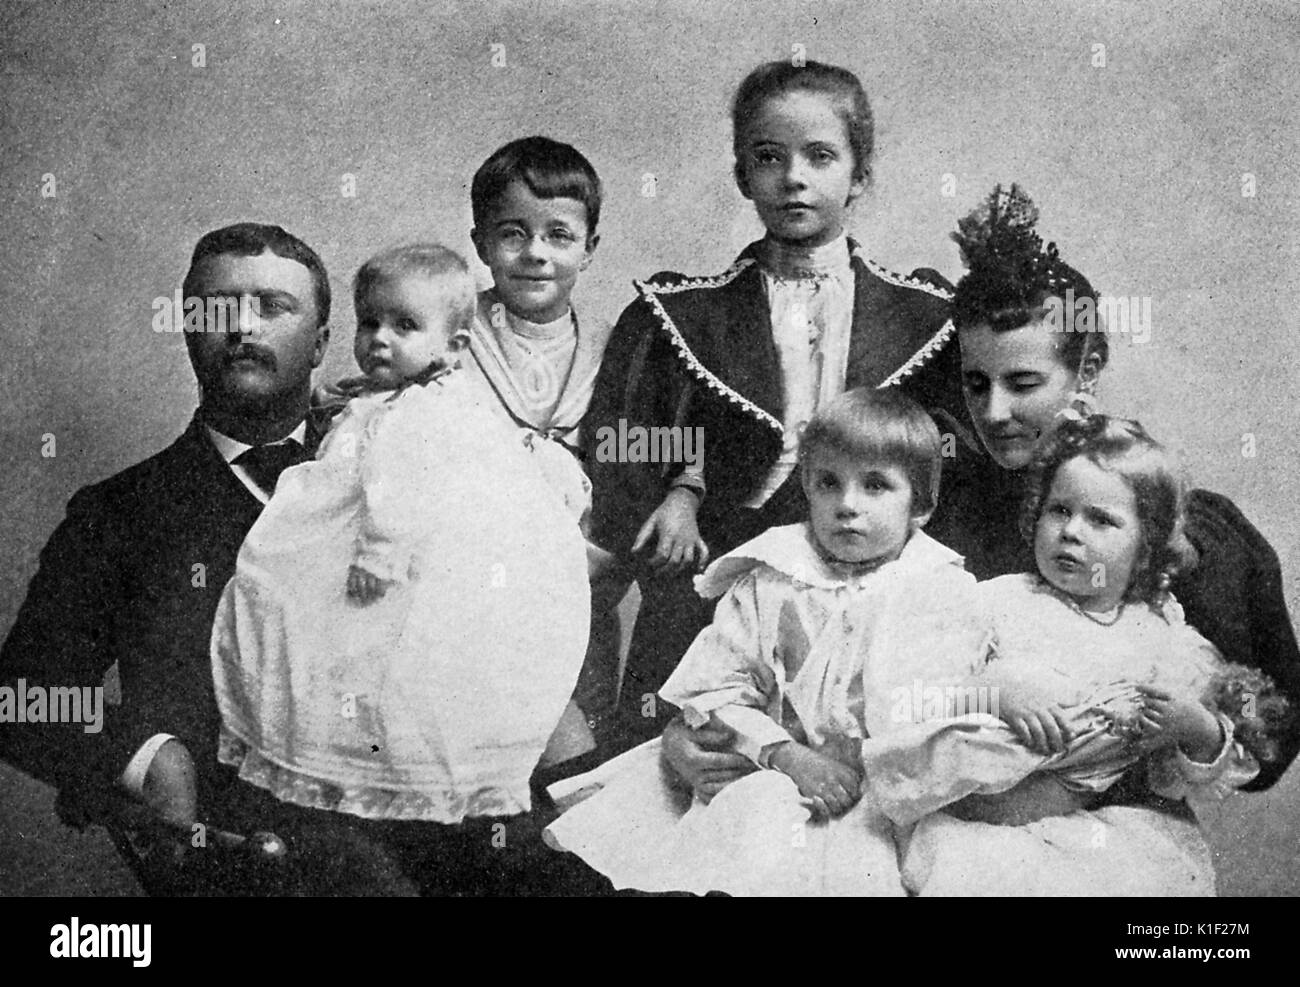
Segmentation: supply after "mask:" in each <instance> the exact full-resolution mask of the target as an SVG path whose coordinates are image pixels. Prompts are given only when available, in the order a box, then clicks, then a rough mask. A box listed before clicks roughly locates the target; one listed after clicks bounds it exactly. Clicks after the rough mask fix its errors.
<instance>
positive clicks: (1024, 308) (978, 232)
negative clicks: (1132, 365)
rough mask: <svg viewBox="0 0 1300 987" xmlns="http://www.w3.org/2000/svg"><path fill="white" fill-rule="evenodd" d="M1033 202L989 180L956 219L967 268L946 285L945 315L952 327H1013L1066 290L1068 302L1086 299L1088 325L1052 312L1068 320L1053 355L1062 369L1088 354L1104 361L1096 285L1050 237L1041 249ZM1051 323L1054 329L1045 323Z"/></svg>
mask: <svg viewBox="0 0 1300 987" xmlns="http://www.w3.org/2000/svg"><path fill="white" fill-rule="evenodd" d="M1037 222H1038V208H1037V207H1036V206H1035V205H1034V203H1033V200H1032V199H1030V198H1029V196H1028V194H1027V193H1025V192H1024V191H1023V190H1022V189H1021V188H1020V186H1018V185H1015V184H1012V186H1011V189H1010V191H1005V190H1004V189H1003V188H1002V186H1001V185H998V186H996V187H995V188H994V189H993V191H992V193H990V195H989V197H988V198H987V199H986V200H985V201H984V202H982V203H980V205H979V206H978V207H976V208H975V209H974V210H972V211H971V212H970V213H969V214H968V215H967V216H966V217H965V218H964V219H962V220H959V221H958V223H957V232H956V233H954V234H952V238H953V239H954V240H956V241H957V246H958V247H960V248H961V256H962V260H963V261H964V262H965V264H966V267H967V268H968V271H967V273H966V275H965V277H963V278H962V279H961V280H960V281H959V282H957V289H956V291H955V292H954V293H953V299H952V322H953V326H955V327H956V329H957V331H958V332H961V330H963V329H965V328H967V327H969V326H976V325H986V326H988V327H989V328H991V329H992V330H993V331H994V332H1007V331H1009V330H1011V329H1020V328H1021V327H1023V326H1027V325H1029V324H1030V323H1032V322H1038V321H1041V320H1042V319H1044V318H1046V316H1047V315H1048V311H1049V310H1048V304H1049V301H1048V300H1049V299H1053V298H1055V299H1060V300H1061V301H1062V302H1064V300H1065V297H1066V292H1067V291H1070V292H1073V297H1074V306H1075V308H1076V309H1079V308H1081V307H1084V306H1091V308H1092V311H1093V313H1094V323H1093V328H1094V329H1095V330H1096V331H1094V332H1075V331H1071V330H1073V329H1074V328H1075V326H1076V323H1075V321H1074V319H1075V312H1073V311H1072V312H1066V311H1064V305H1062V306H1061V307H1060V310H1059V313H1060V315H1061V316H1062V317H1063V319H1065V320H1068V322H1067V323H1066V324H1065V325H1064V326H1061V327H1057V328H1060V329H1064V330H1065V331H1063V332H1061V333H1060V336H1061V341H1060V344H1059V345H1058V347H1057V355H1058V356H1059V357H1060V359H1061V363H1062V364H1063V365H1064V366H1065V367H1066V368H1067V369H1068V370H1072V371H1075V372H1078V371H1079V370H1080V369H1081V368H1082V366H1083V363H1084V361H1085V360H1086V359H1087V358H1088V357H1090V356H1095V357H1097V359H1098V360H1099V365H1098V367H1097V369H1098V370H1100V369H1101V368H1102V367H1105V365H1106V360H1107V358H1108V357H1109V355H1110V344H1109V342H1108V341H1107V339H1106V331H1105V327H1104V326H1102V325H1101V323H1100V314H1099V312H1100V309H1099V307H1098V304H1097V302H1098V297H1097V292H1096V291H1095V290H1093V287H1092V285H1091V284H1090V283H1089V282H1088V279H1087V278H1085V277H1084V276H1083V275H1082V274H1080V273H1079V272H1078V271H1076V270H1075V269H1074V268H1073V267H1071V266H1070V265H1069V264H1067V263H1065V261H1063V260H1061V257H1060V254H1059V253H1058V251H1057V249H1056V244H1054V243H1049V244H1048V245H1047V247H1046V249H1044V247H1043V238H1042V237H1041V236H1039V235H1038V234H1037V233H1036V232H1035V230H1034V227H1035V225H1036V224H1037ZM1050 331H1055V329H1053V330H1050Z"/></svg>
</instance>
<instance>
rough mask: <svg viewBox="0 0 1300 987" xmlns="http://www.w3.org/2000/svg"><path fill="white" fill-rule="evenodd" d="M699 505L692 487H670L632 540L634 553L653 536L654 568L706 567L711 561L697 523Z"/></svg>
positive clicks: (672, 572)
mask: <svg viewBox="0 0 1300 987" xmlns="http://www.w3.org/2000/svg"><path fill="white" fill-rule="evenodd" d="M699 506H700V502H699V499H698V498H697V497H696V496H695V494H693V493H691V491H689V490H686V489H684V488H682V487H675V488H673V489H672V490H669V491H668V496H666V497H665V498H664V500H663V503H662V504H660V505H659V506H658V507H657V508H655V511H654V513H653V514H651V515H650V517H648V518H647V519H646V522H645V524H643V525H641V530H640V531H638V532H637V535H636V541H634V542H633V543H632V552H633V554H635V553H636V552H639V551H641V549H642V548H644V547H645V546H646V545H647V544H649V542H650V539H651V538H652V537H653V538H654V540H655V551H654V555H652V556H651V557H650V567H651V568H652V569H655V570H656V571H658V572H662V573H664V574H667V575H675V574H677V573H679V572H683V571H687V570H688V569H695V570H699V569H703V568H704V566H705V564H706V563H707V562H708V561H709V546H708V545H706V544H704V539H703V538H701V537H700V529H699V528H698V527H697V526H696V523H695V512H696V510H697V509H698V508H699Z"/></svg>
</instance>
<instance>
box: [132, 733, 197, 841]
mask: <svg viewBox="0 0 1300 987" xmlns="http://www.w3.org/2000/svg"><path fill="white" fill-rule="evenodd" d="M143 795H144V801H145V804H146V805H147V806H149V808H150V809H151V810H152V811H153V813H154V814H155V815H156V816H157V817H158V818H159V819H161V820H162V821H163V822H165V823H167V824H169V825H172V826H176V827H180V828H182V829H188V828H189V827H190V826H193V825H194V823H195V822H197V821H198V818H199V805H198V803H199V797H198V792H197V790H196V788H195V783H194V759H193V758H191V757H190V752H189V751H188V750H187V749H186V747H185V745H184V744H182V743H181V742H180V741H179V740H176V739H175V738H173V739H171V740H169V741H167V742H166V743H165V744H163V745H162V746H161V747H159V748H158V753H157V754H155V755H154V758H153V760H152V761H151V762H150V763H149V771H148V773H147V774H146V775H145V776H144V791H143Z"/></svg>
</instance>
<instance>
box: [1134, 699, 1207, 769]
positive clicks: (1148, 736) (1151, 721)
mask: <svg viewBox="0 0 1300 987" xmlns="http://www.w3.org/2000/svg"><path fill="white" fill-rule="evenodd" d="M1138 691H1139V692H1141V693H1142V712H1141V714H1140V715H1139V716H1138V727H1139V728H1140V729H1141V731H1142V739H1141V740H1140V741H1139V746H1140V747H1141V748H1142V749H1143V750H1144V751H1150V750H1159V749H1160V748H1162V747H1172V746H1173V745H1174V744H1177V745H1178V746H1180V747H1181V748H1182V750H1183V753H1184V754H1186V755H1187V756H1188V757H1190V758H1191V759H1192V760H1193V761H1199V762H1201V763H1207V762H1209V761H1212V760H1214V757H1215V755H1216V754H1218V753H1219V748H1220V747H1222V746H1223V731H1222V729H1221V728H1220V726H1219V720H1218V717H1216V716H1215V715H1214V714H1213V713H1211V712H1210V711H1209V710H1208V709H1206V708H1205V706H1204V705H1202V704H1201V703H1200V702H1198V701H1196V700H1194V699H1178V698H1175V697H1174V696H1173V695H1171V694H1170V693H1168V692H1165V691H1164V690H1163V689H1157V688H1156V687H1155V686H1151V685H1139V686H1138Z"/></svg>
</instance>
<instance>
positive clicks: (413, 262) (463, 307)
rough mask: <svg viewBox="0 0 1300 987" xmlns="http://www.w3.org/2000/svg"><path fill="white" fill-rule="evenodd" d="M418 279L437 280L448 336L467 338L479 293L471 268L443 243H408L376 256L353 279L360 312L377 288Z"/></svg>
mask: <svg viewBox="0 0 1300 987" xmlns="http://www.w3.org/2000/svg"><path fill="white" fill-rule="evenodd" d="M411 275H419V276H422V277H426V278H431V279H434V280H437V281H438V282H439V284H440V286H441V287H442V288H443V289H444V291H445V292H446V298H447V314H448V326H447V328H448V332H449V335H452V336H457V335H464V334H465V333H467V332H469V327H470V326H471V325H472V324H473V322H474V309H475V306H476V305H477V303H478V289H477V287H476V286H475V284H474V276H473V275H472V274H470V271H469V266H468V265H467V264H466V263H465V260H464V258H463V257H461V256H460V254H458V253H456V251H454V250H451V249H449V248H447V247H444V246H443V245H442V244H440V243H407V244H403V245H402V246H398V247H390V248H389V249H387V250H385V251H383V252H381V253H378V254H375V256H373V257H371V258H370V259H369V260H368V261H366V262H365V263H364V264H362V265H361V268H360V270H358V271H357V276H356V277H355V278H353V279H352V300H353V304H355V305H356V306H357V307H358V308H360V307H361V303H362V302H363V300H364V299H365V298H366V296H367V295H369V294H370V292H371V291H372V290H373V289H374V287H375V285H377V284H381V283H384V282H391V281H395V280H397V279H398V278H403V277H409V276H411Z"/></svg>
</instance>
